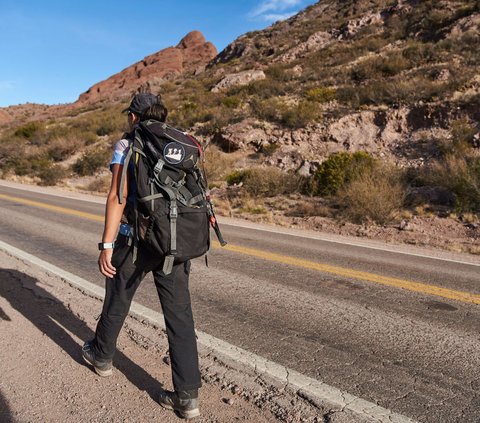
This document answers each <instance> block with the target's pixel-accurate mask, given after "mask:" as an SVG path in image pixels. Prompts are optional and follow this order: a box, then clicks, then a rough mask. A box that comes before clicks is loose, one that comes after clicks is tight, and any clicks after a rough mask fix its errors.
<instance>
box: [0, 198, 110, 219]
mask: <svg viewBox="0 0 480 423" xmlns="http://www.w3.org/2000/svg"><path fill="white" fill-rule="evenodd" d="M0 198H3V199H5V200H10V201H15V202H16V203H21V204H26V205H27V206H33V207H38V208H41V209H46V210H52V211H55V212H58V213H63V214H69V215H70V216H77V217H83V218H84V219H90V220H95V221H97V222H103V221H104V217H103V216H99V215H98V214H92V213H86V212H81V211H78V210H73V209H67V208H65V207H59V206H52V205H50V204H46V203H41V202H39V201H33V200H27V199H26V198H20V197H13V196H10V195H5V194H0Z"/></svg>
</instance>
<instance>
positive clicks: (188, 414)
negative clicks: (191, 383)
mask: <svg viewBox="0 0 480 423" xmlns="http://www.w3.org/2000/svg"><path fill="white" fill-rule="evenodd" d="M159 404H160V405H161V406H162V407H163V408H165V409H167V410H173V411H175V413H176V414H177V415H178V416H179V417H181V418H182V419H193V418H195V417H198V416H199V415H200V410H199V409H198V408H194V409H193V410H186V411H185V410H184V411H180V410H177V409H175V408H173V407H172V406H171V405H168V404H162V403H161V402H159Z"/></svg>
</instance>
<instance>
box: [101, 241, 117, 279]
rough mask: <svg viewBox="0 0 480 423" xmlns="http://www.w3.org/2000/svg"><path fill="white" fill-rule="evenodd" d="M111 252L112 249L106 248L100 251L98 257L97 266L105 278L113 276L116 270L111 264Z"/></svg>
mask: <svg viewBox="0 0 480 423" xmlns="http://www.w3.org/2000/svg"><path fill="white" fill-rule="evenodd" d="M112 254H113V249H112V248H108V249H106V250H102V251H100V256H99V257H98V268H99V270H100V273H101V274H102V275H104V276H106V277H107V278H113V277H114V276H115V273H116V272H117V269H115V267H113V266H112Z"/></svg>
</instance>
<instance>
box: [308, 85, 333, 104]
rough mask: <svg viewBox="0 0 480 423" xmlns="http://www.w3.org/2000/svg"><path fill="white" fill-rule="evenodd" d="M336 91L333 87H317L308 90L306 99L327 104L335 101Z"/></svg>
mask: <svg viewBox="0 0 480 423" xmlns="http://www.w3.org/2000/svg"><path fill="white" fill-rule="evenodd" d="M335 94H336V90H335V88H332V87H317V88H312V89H310V90H308V91H307V92H306V93H305V98H306V99H307V100H309V101H315V102H317V103H327V102H329V101H332V100H335Z"/></svg>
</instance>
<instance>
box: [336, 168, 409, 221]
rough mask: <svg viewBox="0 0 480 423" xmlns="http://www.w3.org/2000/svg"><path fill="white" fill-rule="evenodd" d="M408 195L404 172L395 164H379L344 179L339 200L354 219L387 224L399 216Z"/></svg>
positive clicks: (342, 207) (345, 214) (346, 215)
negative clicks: (345, 181)
mask: <svg viewBox="0 0 480 423" xmlns="http://www.w3.org/2000/svg"><path fill="white" fill-rule="evenodd" d="M405 196H406V187H405V184H404V182H403V178H402V176H401V173H400V172H399V171H398V170H397V169H395V168H394V167H390V166H387V165H385V164H384V165H378V164H376V165H375V166H368V167H367V168H365V169H364V171H363V172H361V173H360V174H358V175H357V177H356V178H354V179H352V180H350V181H349V182H347V183H345V184H344V185H343V186H342V187H341V188H340V189H339V191H338V193H337V196H336V200H337V201H338V204H339V205H340V208H341V213H342V215H343V216H344V217H345V218H346V219H348V220H350V221H352V222H354V223H364V222H369V221H373V222H375V223H378V224H386V223H389V222H391V221H392V220H394V219H395V218H396V217H397V216H398V214H399V212H400V210H401V209H402V207H403V205H404V201H405Z"/></svg>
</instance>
